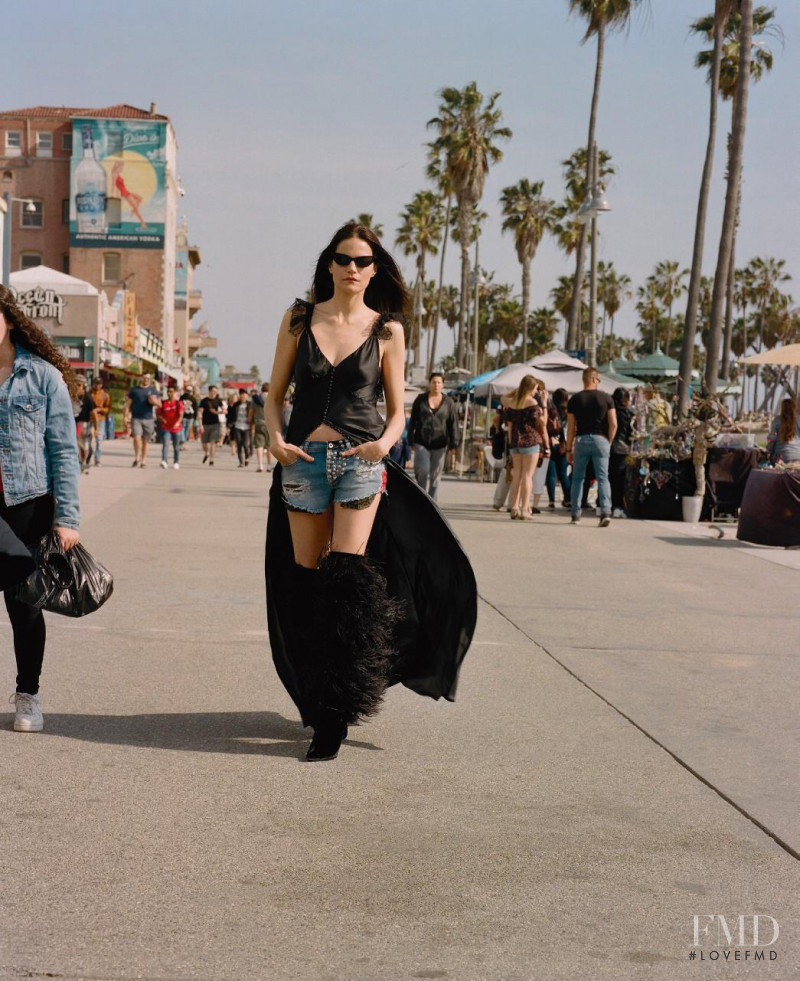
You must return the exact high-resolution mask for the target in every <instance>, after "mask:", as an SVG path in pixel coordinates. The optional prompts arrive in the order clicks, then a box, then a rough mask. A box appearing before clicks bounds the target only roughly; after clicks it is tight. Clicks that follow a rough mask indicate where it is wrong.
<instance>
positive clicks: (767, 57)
mask: <svg viewBox="0 0 800 981" xmlns="http://www.w3.org/2000/svg"><path fill="white" fill-rule="evenodd" d="M774 17H775V9H774V8H773V7H763V6H762V7H756V8H755V9H754V10H753V47H752V51H751V58H750V80H751V82H753V83H755V82H758V81H759V80H760V79H761V78H762V77H763V76H764V75H765V74H766V73H767V72H769V71H771V70H772V64H773V56H772V52H771V51H770V49H769V48H768V47H767V46H766V45H765V44H764V42H763V41H759V40H756V39H757V38H759V37H762V36H763V35H770V36H772V37H776V38H778V39H779V40H780V41H781V42H782V41H783V32H782V30H781V29H780V27H778V26H777V25H776V24H775V23H773V19H774ZM691 30H692V32H693V33H695V34H700V35H701V36H703V37H704V38H706V39H707V40H709V41H711V40H712V39H713V34H714V15H713V14H710V15H708V16H706V17H700V18H698V19H697V20H696V21H694V22H693V24H692V25H691ZM740 30H741V14H740V13H739V11H738V10H737V9H735V6H734V8H732V9H731V11H730V12H729V14H728V17H727V20H726V22H725V29H724V33H723V38H722V53H721V61H720V68H719V94H720V96H721V97H722V99H723V100H726V101H730V103H731V118H732V119H733V118H734V117H735V116H736V92H737V87H738V80H739V55H740V45H739V34H740ZM713 58H714V51H713V48H712V49H709V50H705V51H700V52H699V53H698V55H697V57H696V58H695V65H696V66H697V67H698V68H707V69H708V70H709V74H710V71H711V67H712V66H713ZM731 147H732V141H731V138H730V137H729V139H728V167H727V171H726V180H727V181H730V179H731V167H730V154H731ZM740 171H741V168H740ZM740 209H741V173H740V176H739V196H738V199H737V201H736V204H735V210H734V220H733V239H732V242H731V250H730V258H729V261H728V274H727V282H726V291H725V320H724V337H723V347H722V366H721V369H720V376H721V377H722V378H725V379H727V378H728V376H729V373H730V357H731V331H732V319H733V305H734V302H733V293H734V280H735V263H736V258H735V256H736V236H737V232H738V229H739V214H740Z"/></svg>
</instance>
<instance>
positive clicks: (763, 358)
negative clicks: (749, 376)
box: [739, 344, 800, 366]
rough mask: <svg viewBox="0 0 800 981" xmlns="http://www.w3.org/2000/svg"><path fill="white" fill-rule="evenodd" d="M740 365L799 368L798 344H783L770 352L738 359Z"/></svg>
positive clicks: (799, 349)
mask: <svg viewBox="0 0 800 981" xmlns="http://www.w3.org/2000/svg"><path fill="white" fill-rule="evenodd" d="M739 363H740V364H780V365H794V366H800V344H784V345H783V347H776V348H773V349H772V350H771V351H759V353H758V354H751V355H750V357H749V358H739Z"/></svg>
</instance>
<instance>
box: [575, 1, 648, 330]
mask: <svg viewBox="0 0 800 981" xmlns="http://www.w3.org/2000/svg"><path fill="white" fill-rule="evenodd" d="M567 3H568V5H569V11H570V13H571V14H577V15H578V16H579V17H583V18H584V19H585V20H586V22H587V27H586V33H585V34H584V36H583V39H582V41H581V43H585V42H586V41H588V40H589V38H591V37H596V38H597V57H596V60H595V71H594V86H593V88H592V107H591V111H590V113H589V136H588V139H587V141H586V148H587V149H586V186H587V187H588V185H589V184H590V183H591V175H590V173H589V168H590V166H591V153H590V152H589V148H590V147H592V146H593V145H594V141H595V130H596V127H597V106H598V102H599V98H600V80H601V78H602V76H603V57H604V52H605V41H606V34H607V33H610V32H611V31H614V30H621V29H622V28H624V27H626V26H627V25H628V24H629V23H630V18H631V14H632V13H633V11H634V9H635V8H636V7H640V6H641V5H642V3H643V0H567ZM585 260H586V225H582V226H581V231H580V236H579V239H578V247H577V249H576V260H575V280H574V285H573V290H572V306H571V307H570V315H569V331H568V333H567V347H573V348H574V347H576V346H577V344H576V341H577V338H578V325H579V323H580V309H581V302H582V301H581V296H582V284H583V272H584V268H583V267H584V263H585Z"/></svg>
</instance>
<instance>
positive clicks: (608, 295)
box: [597, 262, 633, 341]
mask: <svg viewBox="0 0 800 981" xmlns="http://www.w3.org/2000/svg"><path fill="white" fill-rule="evenodd" d="M597 289H598V291H597V298H598V300H599V301H600V302H601V303H602V304H603V329H602V332H601V335H600V340H601V341H602V340H603V338H604V337H605V333H606V317H608V318H609V319H610V321H611V328H610V336H611V337H613V336H614V317H616V315H617V313H619V308H620V307H621V306H622V304H623V303H624V302H625V300H630V299H631V297H632V296H633V293H632V291H631V277H630V276H627V275H626V274H625V273H618V272H617V270H616V269H615V268H614V263H613V262H598V264H597Z"/></svg>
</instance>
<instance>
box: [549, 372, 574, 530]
mask: <svg viewBox="0 0 800 981" xmlns="http://www.w3.org/2000/svg"><path fill="white" fill-rule="evenodd" d="M568 401H569V395H568V394H567V390H566V389H565V388H557V389H556V390H555V391H554V392H553V397H552V399H551V400H550V403H549V404H548V407H547V437H548V439H549V440H550V460H549V461H548V466H547V480H546V484H547V497H548V500H549V502H550V503H549V506H550V510H551V511H553V510H555V506H556V482H558V483H559V484H560V485H561V493H562V494H563V495H564V496H563V505H564V507H565V508H568V507H569V506H570V496H569V495H570V489H571V481H570V478H569V468H568V465H567V402H568Z"/></svg>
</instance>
